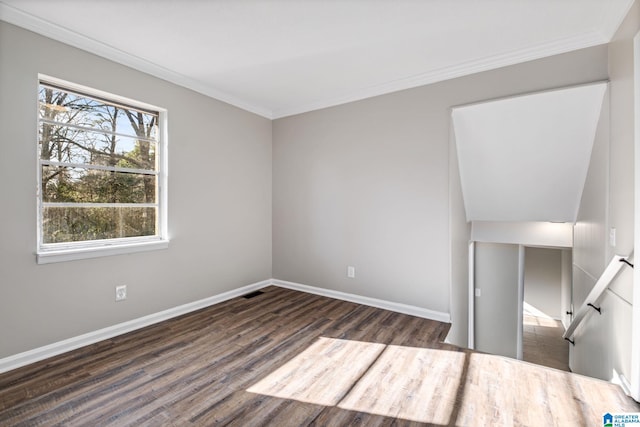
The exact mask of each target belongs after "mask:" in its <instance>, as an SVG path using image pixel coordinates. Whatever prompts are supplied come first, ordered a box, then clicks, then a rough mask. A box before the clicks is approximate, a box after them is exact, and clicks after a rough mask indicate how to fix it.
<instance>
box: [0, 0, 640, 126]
mask: <svg viewBox="0 0 640 427" xmlns="http://www.w3.org/2000/svg"><path fill="white" fill-rule="evenodd" d="M629 7H631V5H629ZM614 18H615V20H614ZM623 18H624V16H623ZM0 20H3V21H6V22H9V23H11V24H14V25H17V26H19V27H22V28H25V29H27V30H30V31H33V32H35V33H38V34H41V35H43V36H45V37H48V38H51V39H53V40H57V41H59V42H62V43H65V44H68V45H70V46H73V47H76V48H79V49H82V50H85V51H87V52H91V53H93V54H96V55H99V56H102V57H103V58H107V59H109V60H112V61H115V62H117V63H120V64H123V65H126V66H129V67H131V68H134V69H136V70H139V71H142V72H144V73H147V74H150V75H152V76H155V77H159V78H161V79H164V80H167V81H169V82H171V83H174V84H177V85H180V86H182V87H185V88H188V89H191V90H194V91H196V92H199V93H202V94H204V95H207V96H210V97H212V98H215V99H218V100H220V101H223V102H226V103H228V104H231V105H233V106H236V107H238V108H241V109H243V110H246V111H249V112H252V113H255V114H258V115H260V116H262V117H265V118H267V119H279V118H282V117H287V116H292V115H295V114H301V113H305V112H309V111H313V110H319V109H321V108H327V107H332V106H336V105H341V104H346V103H349V102H354V101H359V100H362V99H366V98H371V97H374V96H378V95H384V94H387V93H391V92H397V91H400V90H404V89H410V88H414V87H418V86H424V85H427V84H430V83H435V82H440V81H444V80H449V79H453V78H456V77H462V76H467V75H470V74H475V73H479V72H482V71H488V70H493V69H496V68H500V67H505V66H508V65H514V64H519V63H522V62H527V61H532V60H535V59H539V58H544V57H548V56H552V55H557V54H561V53H566V52H570V51H574V50H578V49H583V48H587V47H591V46H597V45H601V44H605V43H608V42H609V41H610V38H611V37H610V35H609V33H612V31H611V30H612V29H614V28H615V29H617V26H616V25H619V23H620V22H621V19H620V17H617V16H605V17H603V21H604V22H603V27H604V31H597V30H594V31H591V32H589V33H587V34H583V35H580V36H576V37H568V38H565V39H562V40H556V41H553V42H550V43H545V44H542V45H535V46H531V47H529V48H528V49H520V50H516V51H513V52H508V53H504V54H500V55H493V56H490V57H486V58H481V59H477V60H474V61H468V62H463V63H460V64H457V65H454V66H450V67H444V68H442V69H439V70H433V71H429V72H426V73H421V74H418V75H415V76H407V77H405V78H400V79H397V80H394V81H391V82H385V83H381V84H378V85H374V86H369V87H365V88H361V89H359V90H356V91H353V92H351V93H350V94H347V95H345V96H339V97H334V98H329V99H324V100H320V101H317V102H312V103H309V104H305V105H299V106H295V107H292V108H282V109H276V110H272V109H270V108H268V107H266V106H264V105H257V104H254V103H252V102H247V101H246V100H243V99H241V98H239V97H237V96H235V95H232V94H229V93H226V92H224V91H221V90H219V89H217V88H214V87H211V86H209V85H206V84H203V83H202V82H199V81H196V80H194V79H192V78H189V77H186V76H184V75H182V74H179V73H176V72H175V71H172V70H169V69H167V68H164V67H161V66H159V65H157V64H154V63H152V62H149V61H147V60H145V59H142V58H140V57H137V56H135V55H131V54H129V53H127V52H124V51H121V50H119V49H116V48H113V47H111V46H109V45H106V44H104V43H102V42H100V41H98V40H95V39H92V38H89V37H86V36H83V35H81V34H78V33H76V32H73V31H71V30H68V29H66V28H64V27H61V26H58V25H55V24H53V23H51V22H48V21H46V20H44V19H41V18H37V17H35V16H33V15H30V14H28V13H26V12H23V11H21V10H18V9H16V8H14V7H11V6H8V5H6V4H3V3H0Z"/></svg>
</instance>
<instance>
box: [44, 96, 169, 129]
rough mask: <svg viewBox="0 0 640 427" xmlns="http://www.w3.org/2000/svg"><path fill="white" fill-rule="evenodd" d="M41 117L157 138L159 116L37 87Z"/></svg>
mask: <svg viewBox="0 0 640 427" xmlns="http://www.w3.org/2000/svg"><path fill="white" fill-rule="evenodd" d="M39 101H40V118H41V119H45V120H54V121H57V122H62V123H70V124H73V125H77V126H85V127H91V128H94V129H103V130H107V131H109V132H117V133H122V134H125V135H130V136H138V137H145V138H150V139H156V137H157V124H158V116H157V115H155V114H151V113H147V112H141V111H137V110H135V109H132V108H127V107H124V106H115V105H111V104H108V103H105V102H102V101H97V100H95V99H92V98H88V97H85V96H82V95H76V94H74V93H72V92H66V91H62V90H59V89H53V88H48V87H46V86H40V92H39Z"/></svg>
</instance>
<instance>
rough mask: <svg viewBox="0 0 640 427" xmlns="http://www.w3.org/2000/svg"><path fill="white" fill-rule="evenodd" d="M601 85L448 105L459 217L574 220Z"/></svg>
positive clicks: (603, 86)
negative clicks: (460, 204)
mask: <svg viewBox="0 0 640 427" xmlns="http://www.w3.org/2000/svg"><path fill="white" fill-rule="evenodd" d="M606 89H607V84H606V83H597V84H591V85H585V86H577V87H572V88H567V89H560V90H553V91H548V92H541V93H535V94H531V95H524V96H518V97H513V98H507V99H502V100H496V101H490V102H484V103H480V104H475V105H469V106H463V107H458V108H454V109H453V111H452V113H451V115H452V118H453V126H454V132H455V140H456V147H457V151H458V162H459V165H460V178H461V182H462V193H463V197H464V204H465V209H466V213H467V220H468V221H553V222H575V220H576V216H577V213H578V208H579V205H580V199H581V197H582V190H583V188H584V183H585V179H586V176H587V170H588V167H589V161H590V159H591V150H592V147H593V142H594V138H595V135H596V128H597V125H598V120H599V118H600V111H601V108H602V103H603V99H604V95H605V92H606Z"/></svg>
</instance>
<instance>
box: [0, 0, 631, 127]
mask: <svg viewBox="0 0 640 427" xmlns="http://www.w3.org/2000/svg"><path fill="white" fill-rule="evenodd" d="M632 3H633V0H483V1H479V0H456V1H453V0H430V1H421V0H412V1H410V0H396V1H391V0H350V1H347V0H344V1H320V0H296V1H293V0H253V1H243V0H218V1H215V0H211V1H205V0H181V1H178V0H175V1H170V0H91V1H89V0H0V19H2V20H5V21H7V22H11V23H14V24H16V25H19V26H22V27H24V28H27V29H30V30H33V31H36V32H38V33H41V34H43V35H46V36H48V37H51V38H54V39H57V40H60V41H63V42H65V43H69V44H71V45H74V46H77V47H80V48H82V49H86V50H89V51H91V52H94V53H96V54H98V55H102V56H104V57H107V58H109V59H112V60H116V61H118V62H121V63H124V64H126V65H129V66H132V67H134V68H137V69H140V70H142V71H145V72H148V73H150V74H153V75H156V76H158V77H161V78H164V79H166V80H169V81H172V82H174V83H178V84H180V85H183V86H186V87H189V88H191V89H194V90H197V91H199V92H202V93H204V94H206V95H210V96H213V97H215V98H218V99H221V100H223V101H226V102H229V103H231V104H233V105H236V106H238V107H241V108H244V109H246V110H249V111H253V112H255V113H257V114H260V115H263V116H265V117H268V118H278V117H284V116H287V115H292V114H297V113H301V112H305V111H310V110H314V109H318V108H323V107H327V106H331V105H337V104H340V103H344V102H349V101H354V100H357V99H363V98H367V97H370V96H375V95H380V94H383V93H388V92H392V91H396V90H401V89H406V88H410V87H415V86H420V85H423V84H427V83H432V82H436V81H441V80H445V79H448V78H452V77H458V76H461V75H466V74H471V73H474V72H478V71H483V70H488V69H492V68H496V67H500V66H505V65H510V64H514V63H518V62H523V61H527V60H531V59H536V58H540V57H544V56H549V55H553V54H558V53H562V52H567V51H570V50H575V49H579V48H584V47H589V46H594V45H598V44H603V43H607V42H608V41H609V40H610V39H611V37H612V35H613V34H614V32H615V30H616V29H617V27H618V26H619V24H620V22H621V21H622V19H623V18H624V16H625V15H626V13H627V12H628V10H629V8H630V6H631V4H632Z"/></svg>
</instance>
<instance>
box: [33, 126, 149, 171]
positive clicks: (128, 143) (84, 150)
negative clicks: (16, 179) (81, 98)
mask: <svg viewBox="0 0 640 427" xmlns="http://www.w3.org/2000/svg"><path fill="white" fill-rule="evenodd" d="M39 141H40V144H39V147H38V149H39V151H40V159H42V160H53V161H57V162H67V163H85V164H91V165H101V166H118V167H123V168H133V169H148V170H155V169H156V144H155V143H153V142H148V141H138V140H136V139H135V138H129V137H123V136H115V135H111V134H105V133H101V132H92V131H85V130H79V129H74V128H70V127H67V126H61V125H52V124H48V123H42V125H41V126H40V135H39Z"/></svg>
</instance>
